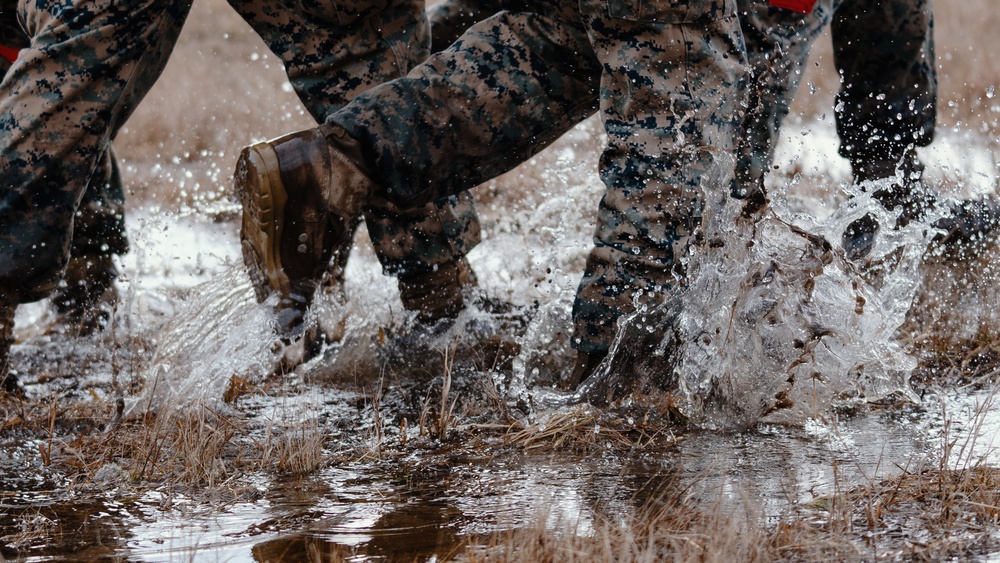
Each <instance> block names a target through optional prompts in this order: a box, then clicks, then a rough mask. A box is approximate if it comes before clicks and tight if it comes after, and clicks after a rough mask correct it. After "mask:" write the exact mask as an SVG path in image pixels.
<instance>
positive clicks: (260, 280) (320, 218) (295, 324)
mask: <svg viewBox="0 0 1000 563" xmlns="http://www.w3.org/2000/svg"><path fill="white" fill-rule="evenodd" d="M357 155H360V147H359V146H358V144H357V141H355V140H354V139H352V138H351V137H350V136H349V135H347V133H346V132H345V131H344V130H343V129H341V128H339V127H336V126H320V127H318V128H315V129H310V130H307V131H301V132H298V133H292V134H291V135H286V136H284V137H279V138H277V139H274V140H271V141H266V142H263V143H259V144H256V145H253V146H251V147H247V148H245V149H243V151H242V152H241V153H240V156H239V159H238V160H237V163H236V173H235V176H234V179H233V184H234V189H235V191H236V195H237V197H238V198H239V200H240V204H241V205H242V206H243V226H242V228H241V230H240V239H241V241H242V245H243V261H244V263H245V264H246V267H247V271H248V273H249V275H250V280H251V283H252V284H253V286H254V290H255V292H256V294H257V300H258V301H261V302H263V301H264V300H266V299H267V298H268V297H269V296H270V295H271V294H277V298H278V303H277V305H276V306H275V311H276V313H277V317H278V329H279V331H280V333H281V334H282V335H283V336H297V335H298V334H300V333H301V332H302V327H303V317H304V315H305V311H306V309H308V308H309V305H310V304H311V303H312V299H313V293H314V292H315V290H316V287H317V285H318V284H319V282H320V280H321V278H322V277H323V273H324V272H325V271H326V270H327V267H328V266H329V264H330V259H331V258H332V256H333V255H334V254H335V251H336V250H337V249H338V248H339V247H340V246H341V245H342V244H344V243H345V241H346V239H347V236H348V235H349V234H350V233H351V232H353V228H352V227H353V225H354V224H355V222H356V221H357V219H358V217H359V216H360V214H361V209H362V208H363V207H364V205H365V204H366V203H367V202H368V200H369V199H370V198H371V195H372V192H373V191H374V189H375V185H374V184H373V182H372V181H371V179H370V178H369V176H368V174H367V173H366V172H365V170H364V168H363V167H362V166H360V165H359V163H360V162H361V160H360V158H359V157H358V156H357Z"/></svg>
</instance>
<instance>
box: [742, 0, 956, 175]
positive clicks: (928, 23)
mask: <svg viewBox="0 0 1000 563" xmlns="http://www.w3.org/2000/svg"><path fill="white" fill-rule="evenodd" d="M737 2H738V4H739V9H740V21H741V23H742V26H743V33H744V36H745V37H746V43H747V53H748V56H749V59H750V65H751V70H752V73H753V84H752V86H751V88H750V91H751V101H750V110H749V111H748V112H747V116H746V118H745V122H744V128H743V137H742V138H741V139H740V145H739V160H738V162H739V164H738V166H737V175H738V179H739V185H738V189H741V190H752V189H757V188H759V187H760V186H761V185H762V182H763V178H764V175H765V174H766V171H767V169H768V168H769V167H770V165H771V162H772V160H773V157H774V148H775V145H776V143H777V141H778V130H779V128H780V127H781V122H782V120H783V119H784V117H785V116H786V115H787V114H788V110H789V105H790V104H791V100H792V98H793V97H794V95H795V91H796V89H797V88H798V85H799V79H800V78H801V76H802V71H803V70H804V65H805V62H806V59H807V58H808V56H809V50H810V49H811V47H812V44H813V42H814V41H815V40H816V38H817V37H818V36H819V35H820V33H821V32H822V31H823V28H824V27H825V26H826V25H827V24H830V31H831V35H832V38H833V47H834V53H833V54H834V65H835V66H836V67H837V70H838V72H839V73H840V75H841V79H842V86H841V89H840V92H839V93H838V94H837V102H836V106H835V109H834V115H835V117H836V123H837V133H838V134H839V136H840V140H841V145H840V154H841V156H843V157H845V158H848V159H850V160H851V161H852V165H854V167H855V168H857V166H858V164H859V163H864V162H866V161H879V160H881V161H890V162H894V161H897V160H898V159H899V158H900V157H902V156H903V154H904V153H905V152H906V150H907V148H908V147H910V146H927V145H928V144H930V142H931V140H932V139H933V137H934V121H935V118H936V111H937V75H936V72H935V66H934V65H935V59H934V40H933V37H932V29H933V24H932V18H933V7H932V0H820V1H819V2H818V3H817V5H816V8H815V10H814V11H813V13H812V14H810V15H808V16H802V15H801V14H796V13H794V12H789V11H787V10H778V9H774V8H768V6H767V3H766V2H764V1H763V0H737Z"/></svg>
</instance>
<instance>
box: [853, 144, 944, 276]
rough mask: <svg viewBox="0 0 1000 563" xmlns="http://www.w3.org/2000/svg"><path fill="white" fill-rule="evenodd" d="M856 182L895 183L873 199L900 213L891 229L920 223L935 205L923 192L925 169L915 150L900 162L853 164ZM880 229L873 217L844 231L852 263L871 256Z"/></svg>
mask: <svg viewBox="0 0 1000 563" xmlns="http://www.w3.org/2000/svg"><path fill="white" fill-rule="evenodd" d="M852 169H853V170H854V182H855V183H857V184H865V183H867V182H873V181H877V180H884V179H886V178H894V179H895V181H894V182H892V184H891V185H890V186H889V187H887V188H880V189H878V190H876V191H875V192H873V193H872V198H873V199H875V200H876V201H878V202H879V203H880V204H881V205H882V207H884V208H885V209H887V210H890V211H891V210H899V215H898V217H897V219H896V224H895V225H893V226H892V228H897V229H898V228H902V227H905V226H906V225H907V224H908V223H909V222H910V221H913V220H920V219H922V218H923V217H924V214H925V213H926V212H927V210H928V209H930V208H931V207H932V206H933V205H934V199H933V197H931V196H929V195H928V194H927V193H925V192H924V189H923V186H922V184H921V181H920V178H921V176H922V175H923V170H924V167H923V165H922V164H920V162H919V161H918V160H917V155H916V152H915V151H912V150H911V151H908V152H907V153H906V154H905V155H904V156H903V157H902V158H901V159H900V160H898V161H895V160H892V161H874V162H860V161H859V162H854V163H852ZM880 229H881V226H880V225H879V224H878V221H877V220H876V219H875V216H874V215H872V214H870V213H869V214H867V215H865V216H863V217H861V218H860V219H857V220H855V221H853V222H852V223H851V224H850V225H848V226H847V228H846V229H844V234H843V236H842V238H841V246H842V247H843V248H844V252H845V254H846V255H847V258H848V259H849V260H860V259H862V258H864V257H865V256H868V254H870V253H871V251H872V249H873V248H874V247H875V242H876V237H877V236H878V233H879V230H880Z"/></svg>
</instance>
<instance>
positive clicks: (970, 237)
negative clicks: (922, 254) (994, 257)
mask: <svg viewBox="0 0 1000 563" xmlns="http://www.w3.org/2000/svg"><path fill="white" fill-rule="evenodd" d="M934 226H935V227H937V228H938V229H941V230H942V231H945V234H943V235H939V236H938V237H936V238H935V239H934V245H935V246H937V247H938V248H941V249H942V250H945V251H948V252H953V251H956V250H957V251H959V252H963V251H966V250H969V249H976V248H978V247H981V246H983V245H985V244H988V243H990V242H992V241H994V240H996V238H997V236H998V235H1000V201H996V200H994V199H988V198H986V199H976V200H966V201H961V202H958V203H956V204H954V205H953V206H952V208H951V210H950V213H949V215H947V216H945V217H942V218H940V219H938V220H937V221H935V222H934Z"/></svg>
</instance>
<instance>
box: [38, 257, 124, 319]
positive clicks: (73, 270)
mask: <svg viewBox="0 0 1000 563" xmlns="http://www.w3.org/2000/svg"><path fill="white" fill-rule="evenodd" d="M116 279H118V268H117V267H116V266H115V262H114V258H113V256H112V255H110V254H101V255H96V256H74V257H72V258H70V260H69V265H68V266H67V267H66V274H65V275H64V276H63V282H64V283H63V284H60V286H59V287H58V288H57V289H56V290H55V291H54V292H53V293H52V304H53V306H54V307H55V310H56V313H57V317H56V320H55V323H54V324H53V327H52V329H53V330H55V331H57V332H64V333H67V332H68V333H72V334H76V335H79V336H84V335H88V334H92V333H94V332H97V331H100V330H104V329H105V328H106V327H107V326H108V323H109V322H110V320H111V315H112V313H113V312H114V308H115V306H116V305H117V304H118V291H117V290H116V289H115V280H116Z"/></svg>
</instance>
